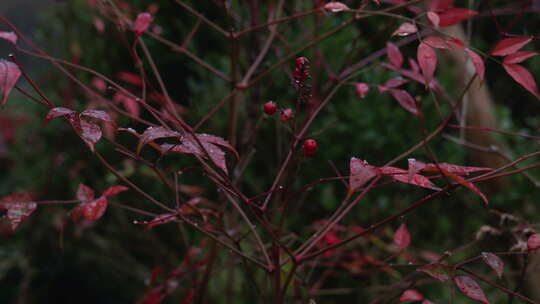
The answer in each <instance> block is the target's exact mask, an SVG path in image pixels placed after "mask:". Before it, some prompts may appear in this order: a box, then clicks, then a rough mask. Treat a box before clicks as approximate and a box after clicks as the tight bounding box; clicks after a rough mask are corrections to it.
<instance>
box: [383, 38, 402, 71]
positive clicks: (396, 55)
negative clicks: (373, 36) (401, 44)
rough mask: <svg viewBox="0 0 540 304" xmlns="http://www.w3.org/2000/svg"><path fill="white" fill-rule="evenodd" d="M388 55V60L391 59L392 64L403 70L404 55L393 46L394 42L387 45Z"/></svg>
mask: <svg viewBox="0 0 540 304" xmlns="http://www.w3.org/2000/svg"><path fill="white" fill-rule="evenodd" d="M386 54H387V56H388V58H389V59H390V62H391V63H392V64H393V65H394V66H395V67H396V68H398V69H399V68H401V66H402V65H403V55H402V54H401V51H400V50H399V48H398V47H397V46H396V45H395V44H393V43H392V42H387V43H386Z"/></svg>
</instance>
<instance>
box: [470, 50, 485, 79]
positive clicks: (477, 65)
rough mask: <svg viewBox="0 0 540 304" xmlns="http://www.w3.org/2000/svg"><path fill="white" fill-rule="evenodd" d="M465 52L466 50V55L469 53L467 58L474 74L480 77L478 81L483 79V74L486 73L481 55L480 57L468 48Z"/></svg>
mask: <svg viewBox="0 0 540 304" xmlns="http://www.w3.org/2000/svg"><path fill="white" fill-rule="evenodd" d="M465 52H467V55H469V58H470V59H471V61H472V63H473V65H474V69H475V70H476V74H477V75H478V78H480V81H484V75H485V73H486V68H485V66H484V60H482V57H480V55H478V54H476V53H475V52H473V51H472V50H470V49H465Z"/></svg>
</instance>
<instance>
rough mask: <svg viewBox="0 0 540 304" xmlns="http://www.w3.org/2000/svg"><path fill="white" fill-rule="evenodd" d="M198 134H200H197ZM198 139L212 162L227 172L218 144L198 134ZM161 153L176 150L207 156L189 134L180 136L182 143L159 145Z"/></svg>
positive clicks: (223, 155) (223, 156)
mask: <svg viewBox="0 0 540 304" xmlns="http://www.w3.org/2000/svg"><path fill="white" fill-rule="evenodd" d="M199 135H200V134H199ZM198 138H199V141H200V143H201V145H202V146H203V147H204V149H205V150H206V152H208V155H209V156H210V159H211V160H212V162H213V163H214V164H215V165H216V166H217V167H219V168H220V169H222V170H223V171H224V172H225V173H227V164H226V162H225V152H223V151H222V150H221V149H220V148H219V147H218V146H216V145H214V144H212V143H210V142H209V141H205V140H202V139H201V138H200V137H199V136H198ZM161 149H162V153H165V152H168V151H170V152H178V153H189V154H196V155H199V156H202V157H205V158H206V157H207V156H206V153H205V152H204V151H203V150H202V149H201V148H200V147H199V144H198V143H197V142H196V141H195V139H194V138H193V137H192V136H191V135H189V136H184V137H183V138H182V143H181V144H177V145H170V144H163V145H161Z"/></svg>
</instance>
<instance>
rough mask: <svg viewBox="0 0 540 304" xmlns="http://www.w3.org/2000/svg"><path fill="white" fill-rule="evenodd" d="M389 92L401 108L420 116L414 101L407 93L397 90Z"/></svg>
mask: <svg viewBox="0 0 540 304" xmlns="http://www.w3.org/2000/svg"><path fill="white" fill-rule="evenodd" d="M389 91H390V94H392V97H394V99H395V100H397V102H398V103H399V105H400V106H401V107H402V108H404V109H405V110H407V111H408V112H410V113H412V114H414V115H416V116H419V115H420V112H419V111H418V107H417V106H416V101H415V100H414V98H413V97H412V96H411V95H410V94H409V93H408V92H407V91H405V90H399V89H390V90H389Z"/></svg>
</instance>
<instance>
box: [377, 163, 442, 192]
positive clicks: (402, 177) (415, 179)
mask: <svg viewBox="0 0 540 304" xmlns="http://www.w3.org/2000/svg"><path fill="white" fill-rule="evenodd" d="M380 171H381V173H382V174H383V175H387V176H389V177H392V178H393V179H395V180H397V181H399V182H402V183H405V184H411V185H414V186H418V187H422V188H427V189H431V190H435V191H438V190H441V188H439V187H437V186H435V185H434V184H433V183H432V182H431V181H430V180H429V179H428V178H427V177H425V176H423V175H420V174H414V175H413V176H409V174H408V171H407V170H403V169H400V168H396V167H389V166H388V167H382V168H380Z"/></svg>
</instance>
